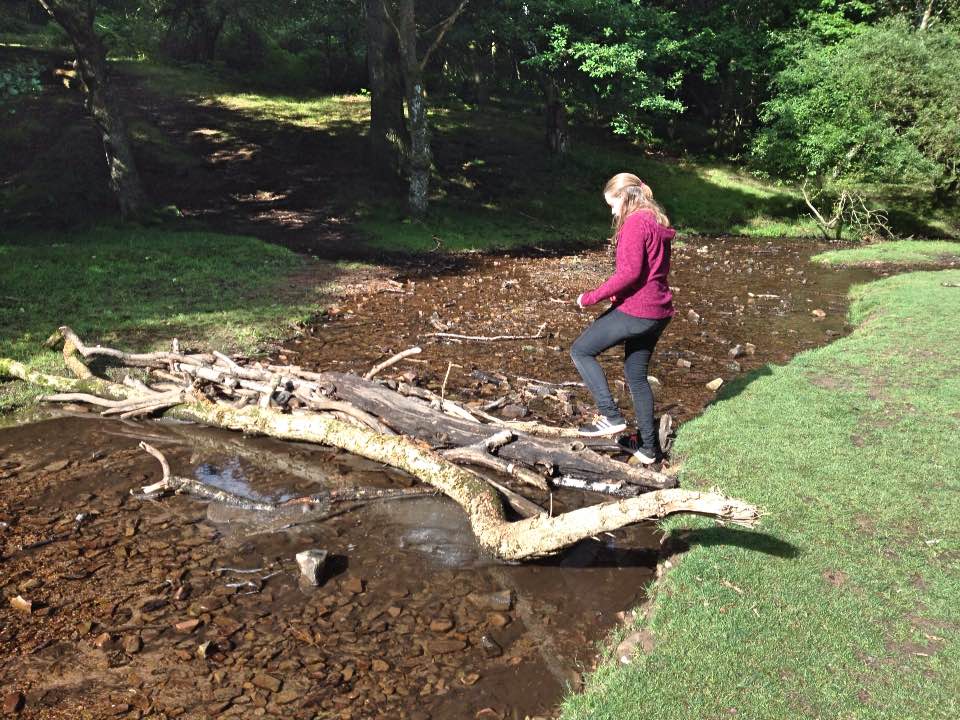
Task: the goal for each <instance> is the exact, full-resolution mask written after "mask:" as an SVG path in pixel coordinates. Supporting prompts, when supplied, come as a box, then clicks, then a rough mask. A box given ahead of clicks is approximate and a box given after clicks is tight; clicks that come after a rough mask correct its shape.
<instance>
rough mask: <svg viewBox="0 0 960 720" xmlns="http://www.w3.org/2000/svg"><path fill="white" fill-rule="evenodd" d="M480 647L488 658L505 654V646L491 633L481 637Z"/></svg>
mask: <svg viewBox="0 0 960 720" xmlns="http://www.w3.org/2000/svg"><path fill="white" fill-rule="evenodd" d="M480 647H482V648H483V652H484V653H485V654H486V656H487V657H488V658H495V657H500V656H501V655H503V648H502V647H500V643H498V642H497V641H496V640H494V639H493V638H492V637H491V636H490V635H484V636H483V637H482V638H480Z"/></svg>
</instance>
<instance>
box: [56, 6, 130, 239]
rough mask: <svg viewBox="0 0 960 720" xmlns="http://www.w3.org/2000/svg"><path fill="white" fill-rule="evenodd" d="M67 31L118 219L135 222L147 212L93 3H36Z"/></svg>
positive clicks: (128, 135)
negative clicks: (100, 141) (95, 22)
mask: <svg viewBox="0 0 960 720" xmlns="http://www.w3.org/2000/svg"><path fill="white" fill-rule="evenodd" d="M38 1H39V3H40V5H41V6H42V7H43V8H44V10H46V11H47V13H48V14H49V15H50V16H51V17H52V18H53V19H54V20H55V21H56V22H57V23H58V24H59V25H60V26H61V27H63V29H64V30H65V31H66V33H67V36H68V37H69V38H70V42H71V43H72V44H73V47H74V49H75V50H76V52H77V71H78V73H79V75H80V79H81V81H82V83H83V87H84V93H85V103H86V106H87V110H88V112H89V113H90V116H91V117H92V118H93V122H94V124H95V125H96V127H97V129H98V130H99V131H100V135H101V138H102V139H103V149H104V153H105V155H106V159H107V168H108V170H109V173H110V188H111V190H112V191H113V192H114V194H115V195H116V196H117V201H118V203H119V205H120V216H121V218H123V219H124V220H131V219H135V218H137V217H138V216H140V215H141V214H142V213H143V212H144V210H145V209H146V204H147V201H146V195H145V193H144V191H143V186H142V184H141V182H140V175H139V173H138V172H137V167H136V164H135V163H134V160H133V151H132V149H131V145H130V134H129V132H128V131H127V124H126V120H125V119H124V117H123V113H122V112H121V111H120V104H119V103H118V101H117V99H116V97H115V95H114V92H113V88H112V85H111V82H110V75H109V71H108V68H107V54H106V49H105V48H104V46H103V42H102V41H101V40H100V38H99V36H98V35H97V34H96V32H95V31H94V29H93V20H94V2H93V0H38Z"/></svg>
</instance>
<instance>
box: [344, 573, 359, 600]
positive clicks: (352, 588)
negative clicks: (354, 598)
mask: <svg viewBox="0 0 960 720" xmlns="http://www.w3.org/2000/svg"><path fill="white" fill-rule="evenodd" d="M343 589H344V590H345V591H346V592H348V593H353V594H354V595H359V594H360V593H362V592H363V580H362V579H361V578H358V577H356V576H354V577H351V578H348V579H347V581H346V582H344V583H343Z"/></svg>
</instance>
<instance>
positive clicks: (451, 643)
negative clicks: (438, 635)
mask: <svg viewBox="0 0 960 720" xmlns="http://www.w3.org/2000/svg"><path fill="white" fill-rule="evenodd" d="M466 647H467V644H466V643H465V642H464V641H463V640H447V639H441V640H427V650H429V651H430V652H432V653H433V654H434V655H446V654H447V653H452V652H457V651H459V650H463V649H465V648H466Z"/></svg>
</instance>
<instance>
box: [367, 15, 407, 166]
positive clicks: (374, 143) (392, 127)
mask: <svg viewBox="0 0 960 720" xmlns="http://www.w3.org/2000/svg"><path fill="white" fill-rule="evenodd" d="M366 21H367V22H366V25H367V72H368V79H369V83H370V134H369V138H368V143H369V151H370V160H371V166H372V167H373V169H374V170H375V171H376V172H377V173H382V174H386V175H388V176H395V175H398V174H399V172H400V168H401V165H402V162H403V158H404V157H405V156H406V154H407V152H408V146H409V136H408V134H407V127H406V120H405V119H404V117H403V98H404V94H405V88H404V82H403V73H402V70H401V67H400V47H399V45H398V43H397V35H396V33H395V32H394V30H393V27H392V26H391V25H390V22H389V20H388V19H387V15H386V10H385V9H384V6H383V0H367V2H366Z"/></svg>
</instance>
